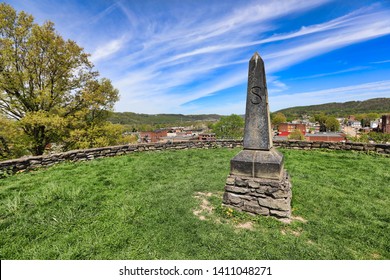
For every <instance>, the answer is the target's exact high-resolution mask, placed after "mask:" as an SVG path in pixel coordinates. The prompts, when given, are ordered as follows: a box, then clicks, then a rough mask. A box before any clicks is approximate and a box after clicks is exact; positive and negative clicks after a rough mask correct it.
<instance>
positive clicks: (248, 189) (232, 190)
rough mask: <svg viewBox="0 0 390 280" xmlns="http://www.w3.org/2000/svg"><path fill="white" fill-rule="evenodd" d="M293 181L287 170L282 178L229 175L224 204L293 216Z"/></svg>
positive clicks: (270, 214) (246, 210) (236, 207)
mask: <svg viewBox="0 0 390 280" xmlns="http://www.w3.org/2000/svg"><path fill="white" fill-rule="evenodd" d="M291 197H292V193H291V183H290V180H289V176H288V174H287V172H286V171H283V174H282V176H280V179H264V178H253V177H244V176H238V175H229V176H228V178H227V180H226V186H225V193H224V196H223V204H224V205H225V206H228V207H232V208H235V209H237V210H240V211H245V212H249V213H253V214H257V215H258V214H260V215H264V216H274V217H276V218H279V219H284V218H290V217H291Z"/></svg>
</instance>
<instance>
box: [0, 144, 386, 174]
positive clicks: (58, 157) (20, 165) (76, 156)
mask: <svg viewBox="0 0 390 280" xmlns="http://www.w3.org/2000/svg"><path fill="white" fill-rule="evenodd" d="M274 145H275V146H276V147H281V148H290V149H304V150H310V149H331V150H353V151H365V152H375V153H379V154H386V155H389V156H390V145H385V144H362V143H333V142H308V141H274ZM221 147H226V148H235V147H242V141H240V140H217V141H181V142H173V143H148V144H137V145H122V146H111V147H102V148H93V149H85V150H74V151H68V152H64V153H58V154H52V155H44V156H32V157H23V158H19V159H12V160H7V161H3V162H0V177H1V176H2V175H4V174H5V173H8V174H12V173H17V172H21V171H24V170H32V169H36V168H40V167H48V166H51V165H54V164H56V163H60V162H64V161H73V162H76V161H86V160H92V159H96V158H103V157H112V156H118V155H124V154H129V153H133V152H142V151H154V150H180V149H210V148H221Z"/></svg>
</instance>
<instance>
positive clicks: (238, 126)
mask: <svg viewBox="0 0 390 280" xmlns="http://www.w3.org/2000/svg"><path fill="white" fill-rule="evenodd" d="M212 130H213V132H214V133H215V135H216V137H217V138H222V139H239V138H242V137H243V135H244V119H243V118H242V117H240V116H239V115H235V114H232V115H230V116H224V117H221V119H220V120H219V121H218V122H217V123H215V124H214V125H213V128H212Z"/></svg>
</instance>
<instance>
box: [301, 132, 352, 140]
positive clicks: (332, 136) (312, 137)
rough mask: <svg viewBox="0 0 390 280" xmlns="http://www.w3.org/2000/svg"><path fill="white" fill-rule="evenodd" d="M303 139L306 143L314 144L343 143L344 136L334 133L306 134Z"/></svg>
mask: <svg viewBox="0 0 390 280" xmlns="http://www.w3.org/2000/svg"><path fill="white" fill-rule="evenodd" d="M305 138H306V140H307V141H316V142H343V141H345V140H346V138H345V134H343V133H334V132H323V133H313V134H310V133H308V134H306V135H305Z"/></svg>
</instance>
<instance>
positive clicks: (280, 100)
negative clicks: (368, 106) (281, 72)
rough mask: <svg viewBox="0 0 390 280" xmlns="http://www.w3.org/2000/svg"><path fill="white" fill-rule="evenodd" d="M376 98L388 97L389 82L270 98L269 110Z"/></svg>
mask: <svg viewBox="0 0 390 280" xmlns="http://www.w3.org/2000/svg"><path fill="white" fill-rule="evenodd" d="M377 97H390V80H384V81H378V82H372V83H363V84H357V85H351V86H346V87H337V88H329V89H324V90H318V91H309V92H299V93H294V94H286V95H278V96H270V104H271V110H273V111H276V110H279V109H282V108H288V107H294V106H304V105H315V104H322V103H329V102H345V101H352V100H355V101H357V100H365V99H370V98H377Z"/></svg>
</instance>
